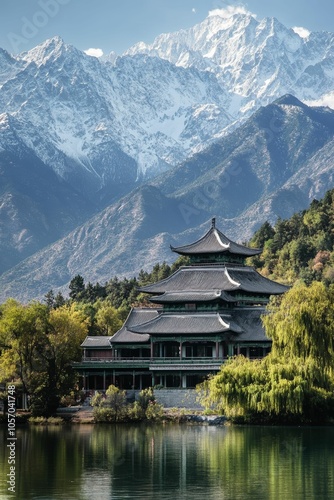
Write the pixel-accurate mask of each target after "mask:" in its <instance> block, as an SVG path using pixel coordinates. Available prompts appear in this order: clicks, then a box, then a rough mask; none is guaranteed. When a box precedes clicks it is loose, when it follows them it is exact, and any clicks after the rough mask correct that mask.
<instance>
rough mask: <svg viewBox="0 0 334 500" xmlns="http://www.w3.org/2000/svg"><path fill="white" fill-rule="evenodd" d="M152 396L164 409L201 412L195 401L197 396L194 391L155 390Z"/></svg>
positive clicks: (200, 407)
mask: <svg viewBox="0 0 334 500" xmlns="http://www.w3.org/2000/svg"><path fill="white" fill-rule="evenodd" d="M154 396H155V399H156V401H157V403H160V404H161V405H162V406H163V407H164V408H186V409H189V410H203V407H202V406H201V405H200V404H199V403H198V402H197V401H196V399H197V396H198V394H197V392H196V390H195V389H155V390H154Z"/></svg>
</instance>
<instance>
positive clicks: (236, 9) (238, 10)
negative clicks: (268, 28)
mask: <svg viewBox="0 0 334 500" xmlns="http://www.w3.org/2000/svg"><path fill="white" fill-rule="evenodd" d="M235 14H251V15H252V16H253V17H256V16H255V14H252V13H251V12H250V11H249V10H247V9H246V7H245V6H243V5H227V6H226V7H223V8H221V9H213V10H210V11H209V16H220V17H223V18H224V19H225V18H228V17H231V16H234V15H235Z"/></svg>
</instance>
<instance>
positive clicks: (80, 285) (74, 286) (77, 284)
mask: <svg viewBox="0 0 334 500" xmlns="http://www.w3.org/2000/svg"><path fill="white" fill-rule="evenodd" d="M69 289H70V297H71V299H73V300H80V299H81V298H83V296H84V292H85V281H84V279H83V277H82V276H81V275H80V274H77V275H76V276H74V278H73V279H72V280H71V281H70V284H69Z"/></svg>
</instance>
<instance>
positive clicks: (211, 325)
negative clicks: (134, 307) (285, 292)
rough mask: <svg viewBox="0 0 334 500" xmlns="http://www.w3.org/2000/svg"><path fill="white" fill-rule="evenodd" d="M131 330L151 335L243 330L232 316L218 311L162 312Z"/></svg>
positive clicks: (203, 333)
mask: <svg viewBox="0 0 334 500" xmlns="http://www.w3.org/2000/svg"><path fill="white" fill-rule="evenodd" d="M131 330H132V331H133V332H136V333H149V334H151V335H159V334H163V335H178V334H185V335H186V334H192V335H196V334H200V335H205V334H207V335H208V334H215V333H223V332H228V331H233V332H240V331H241V329H240V327H239V326H238V325H237V324H236V323H235V322H234V321H233V319H232V318H231V316H229V315H221V314H218V313H184V314H177V313H162V314H159V315H158V316H157V317H156V318H154V319H152V320H151V321H148V322H147V323H144V324H141V325H135V326H133V327H131Z"/></svg>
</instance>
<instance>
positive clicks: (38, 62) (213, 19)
mask: <svg viewBox="0 0 334 500" xmlns="http://www.w3.org/2000/svg"><path fill="white" fill-rule="evenodd" d="M286 93H290V94H293V95H295V96H296V97H297V98H299V99H301V100H302V101H304V102H307V103H310V102H317V103H321V102H326V99H327V100H328V102H329V100H330V98H331V97H332V100H333V101H334V99H333V96H334V34H333V33H326V32H321V33H311V34H310V35H309V36H308V37H307V38H302V37H300V36H299V35H298V34H297V33H295V32H294V31H293V30H291V29H287V28H285V27H284V26H283V25H282V24H280V23H279V22H278V21H277V20H276V19H263V20H257V19H255V18H254V17H253V16H252V15H250V14H238V15H233V16H232V15H231V16H230V17H228V18H222V17H220V16H219V15H218V16H217V15H216V16H214V15H209V16H208V17H207V18H206V19H205V20H204V21H203V22H202V23H200V24H198V25H196V26H194V27H193V28H191V29H188V30H181V31H179V32H176V33H170V34H164V35H161V36H159V37H158V38H157V39H156V40H155V41H154V42H153V44H151V45H145V44H143V43H139V44H137V45H135V46H134V47H132V48H131V49H129V50H128V51H127V52H126V53H125V54H124V55H123V56H120V57H117V56H116V55H115V54H114V53H113V54H111V55H110V56H109V57H105V58H101V59H98V58H96V57H91V56H88V55H87V54H85V53H83V52H81V51H79V50H77V49H76V48H75V47H73V46H70V45H67V44H66V43H64V41H63V40H62V39H61V38H59V37H55V38H52V39H50V40H47V41H45V42H44V43H42V44H41V45H38V46H37V47H35V48H33V49H32V50H30V51H28V52H25V53H22V54H19V55H16V56H14V55H10V54H9V53H7V52H6V51H4V50H2V49H0V255H1V259H0V273H2V272H4V271H5V270H6V269H10V268H11V267H12V266H14V265H15V264H17V263H18V262H19V261H21V260H23V259H25V258H26V257H28V256H29V255H31V254H32V253H34V252H36V251H38V250H39V249H41V248H43V247H44V246H46V245H47V244H50V243H52V242H54V241H56V240H57V239H59V238H61V237H63V236H64V235H66V234H67V233H69V232H70V231H72V230H74V229H75V228H76V227H77V226H78V225H79V224H82V223H83V222H84V221H85V220H87V219H88V218H89V217H91V216H92V215H94V214H96V213H98V212H99V210H101V209H103V208H105V207H108V206H109V205H111V204H112V206H114V203H115V202H117V200H119V199H120V198H121V197H122V196H124V195H126V194H127V193H130V192H131V190H133V189H134V188H137V187H138V186H140V185H142V184H143V183H145V182H148V181H150V182H151V179H152V178H153V177H156V176H158V175H160V174H162V173H163V174H164V177H163V178H162V179H163V180H162V181H157V182H158V183H159V182H160V184H161V183H162V186H160V185H159V190H161V192H162V193H166V194H167V196H170V195H171V192H169V193H167V191H166V189H167V186H168V185H171V186H172V187H173V189H174V191H175V193H174V191H173V196H175V199H179V198H180V197H182V196H185V198H184V199H185V200H187V201H186V203H188V202H189V197H191V196H193V195H194V196H195V194H196V192H197V191H196V190H198V188H199V187H200V185H201V182H202V180H203V177H202V175H204V173H205V172H204V170H207V171H209V170H210V169H211V166H212V167H213V166H217V159H219V155H220V154H221V151H222V146H221V144H222V143H220V142H219V144H220V145H219V146H216V144H217V141H220V140H222V138H225V139H226V142H225V143H224V144H225V145H224V147H223V148H225V153H226V154H225V153H224V155H225V156H224V161H225V160H226V161H228V154H227V152H226V151H227V150H226V148H230V149H231V150H230V151H229V154H232V152H233V148H234V147H235V143H234V140H231V138H230V134H231V132H233V131H236V132H237V131H238V130H239V129H238V127H240V126H241V125H242V124H243V123H245V122H246V121H247V119H249V118H250V117H251V116H252V114H253V113H254V112H256V110H258V109H259V108H260V107H261V106H266V105H267V104H268V103H270V102H272V101H273V100H274V99H275V98H278V97H280V96H282V95H283V94H286ZM286 105H287V104H286ZM324 114H326V113H324ZM307 119H308V118H306V123H307ZM311 121H312V120H311ZM294 123H296V127H297V128H296V130H291V134H302V135H303V134H304V131H303V130H302V129H301V127H298V123H297V121H294ZM312 124H313V122H312ZM304 126H306V125H305V124H304ZM266 127H267V128H266V130H264V131H263V132H262V134H263V137H262V139H263V140H268V137H269V136H270V134H272V132H273V131H274V133H276V132H277V123H276V121H275V119H274V122H270V123H267V125H266ZM321 130H322V129H321V127H319V129H315V134H313V131H312V134H311V135H310V136H311V137H312V140H313V141H314V144H318V143H317V140H318V139H319V137H318V138H317V135H316V134H317V133H318V134H320V135H321V134H322V131H321ZM240 133H241V132H240ZM268 134H269V135H268ZM233 137H237V136H233ZM258 137H259V136H258ZM320 138H321V137H320ZM327 139H328V137H327V136H326V140H327ZM247 141H248V142H249V141H250V142H251V138H247V137H245V136H244V140H243V142H242V143H241V144H240V145H239V146H238V147H239V149H240V151H241V149H242V150H243V154H244V157H245V155H246V154H248V153H247V148H246V146H247V144H248V142H247ZM297 142H298V141H297ZM320 143H321V140H320V142H319V144H320ZM273 144H274V142H273V143H272V144H271V146H270V147H271V148H272V147H273ZM275 145H276V146H277V148H278V149H279V148H280V147H281V145H280V144H279V143H277V144H276V142H275ZM276 146H275V147H276ZM211 147H212V149H211ZM252 147H253V146H252ZM254 147H255V148H256V147H257V145H254ZM284 147H288V146H287V145H284ZM299 147H300V148H301V152H303V148H306V144H305V141H304V143H303V141H300V144H299ZM207 148H209V150H208V149H207ZM245 148H246V149H245ZM319 148H322V145H321V146H319ZM207 151H209V154H208V155H207V156H205V157H201V156H198V155H200V154H201V152H207ZM298 151H299V150H298ZM330 151H331V148H330V147H329V146H328V148H327V150H326V151H325V150H324V151H322V152H321V153H319V156H318V158H319V159H320V158H323V159H324V160H325V159H326V162H325V163H326V166H325V167H324V169H325V173H324V175H322V176H321V175H320V174H319V175H318V173H319V172H321V171H322V170H321V169H322V168H323V167H322V166H321V162H320V160H319V164H318V167H317V169H318V170H317V174H316V180H315V182H318V183H320V184H319V185H322V184H321V183H322V182H323V181H322V180H321V179H330V178H331V177H330V175H327V174H328V169H329V163H328V158H329V156H330ZM263 152H264V154H265V155H269V156H270V151H269V150H266V149H263ZM316 153H317V151H316V150H314V154H316ZM298 154H299V153H298ZM283 156H284V155H282V158H283ZM189 158H195V163H194V164H193V163H192V159H190V160H189ZM197 158H209V160H205V161H204V160H203V162H202V167H201V168H202V171H201V170H198V163H196V162H197ZM245 158H246V157H245ZM277 158H279V156H277ZM201 161H202V160H201ZM247 161H248V160H247ZM252 161H253V162H255V163H254V164H252V165H249V168H248V169H247V173H248V174H249V176H250V178H253V177H254V175H255V177H256V178H258V174H261V163H262V158H259V157H256V158H255V157H254V158H253V160H252ZM257 161H259V162H260V164H259V165H257V164H256V162H257ZM286 161H288V162H289V161H291V162H292V163H293V159H292V157H291V156H289V157H288V156H287V157H286V159H284V161H283V160H282V162H281V163H280V164H278V163H279V161H278V160H277V165H276V167H277V170H275V172H276V173H275V175H276V176H277V175H279V172H281V173H282V172H287V170H289V168H293V166H294V164H293V165H290V166H288V165H286V163H284V162H286ZM308 161H309V163H308V166H307V168H308V172H309V174H310V177H311V178H313V177H312V175H313V174H312V175H311V173H310V169H312V167H311V160H310V159H309V160H308ZM192 165H196V168H194V169H193V171H192V172H190V171H191V168H192ZM178 168H181V170H180V171H178V175H177V176H176V177H175V179H176V180H175V179H174V177H173V175H174V169H178ZM305 168H306V167H305ZM257 171H258V172H257ZM195 173H196V175H198V179H191V182H190V184H189V185H187V186H184V185H183V184H182V182H181V181H182V178H183V177H184V178H185V179H186V178H187V176H188V175H190V174H191V175H193V176H194V175H195ZM290 173H291V172H289V175H290ZM262 174H263V179H262V180H261V178H258V179H259V184H257V186H258V188H259V191H258V192H256V185H255V184H254V185H253V192H252V195H254V196H253V198H254V199H252V203H256V201H257V200H258V198H259V197H260V196H264V195H265V192H264V191H263V190H262V188H263V186H264V185H265V184H266V182H267V180H268V182H269V184H268V185H267V187H268V189H269V186H271V184H270V183H271V182H272V175H274V174H273V172H272V171H271V170H264V171H263V172H262ZM191 175H190V177H191ZM214 175H215V174H213V178H212V179H213V180H214ZM266 175H267V176H268V179H267V180H266V178H265V176H266ZM291 175H292V173H291ZM296 175H297V177H298V172H297V173H296ZM201 179H202V180H201ZM289 179H290V177H289V176H288V177H287V178H286V182H288V180H289ZM213 180H212V182H213ZM239 180H240V178H239ZM239 180H238V181H237V182H236V183H235V184H230V188H232V187H233V190H235V196H238V195H239V199H241V198H242V197H245V199H244V200H243V203H244V205H243V207H244V208H245V209H246V210H247V207H248V205H247V203H248V202H249V199H248V198H249V195H250V192H249V190H248V186H246V188H243V189H246V191H244V192H243V191H239V188H240V185H239V184H240V182H239ZM291 182H294V183H297V184H298V182H300V179H299V178H297V180H296V181H295V180H293V181H292V180H291ZM305 182H306V181H305ZM273 185H274V184H273ZM182 186H183V188H184V192H182ZM176 187H177V189H178V192H176V191H177V190H176ZM328 187H331V186H328ZM240 189H241V188H240ZM270 189H271V187H270ZM305 189H306V188H305ZM191 190H192V191H191ZM319 191H320V188H319ZM270 193H271V194H272V192H271V191H270ZM268 195H269V191H268ZM209 198H210V197H209ZM246 198H247V200H246ZM180 199H181V198H180ZM303 199H304V198H303ZM305 199H308V196H307V197H306V198H305ZM246 201H247V203H246ZM230 202H231V203H232V202H233V200H232V199H231V200H230V201H227V200H226V201H225V204H222V205H219V207H220V208H219V207H218V205H217V209H218V208H219V209H220V210H222V211H224V210H225V211H226V212H225V213H224V214H222V216H223V217H230V216H231V217H235V216H236V215H233V210H232V208H233V207H232V206H230ZM296 206H297V205H296ZM239 208H240V204H239ZM230 209H231V210H230ZM282 209H283V207H282ZM201 210H203V209H201ZM205 210H206V209H205ZM205 210H204V212H205ZM229 210H230V212H229ZM204 212H203V211H202V212H201V213H202V214H203V213H204ZM209 212H211V207H209V208H208V212H207V215H208V217H209ZM254 213H255V212H254ZM275 213H278V212H275ZM203 217H204V216H203ZM193 223H194V224H197V223H201V220H198V221H195V220H194V221H193ZM232 236H233V235H232ZM152 258H153V257H152ZM123 260H124V259H123Z"/></svg>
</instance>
